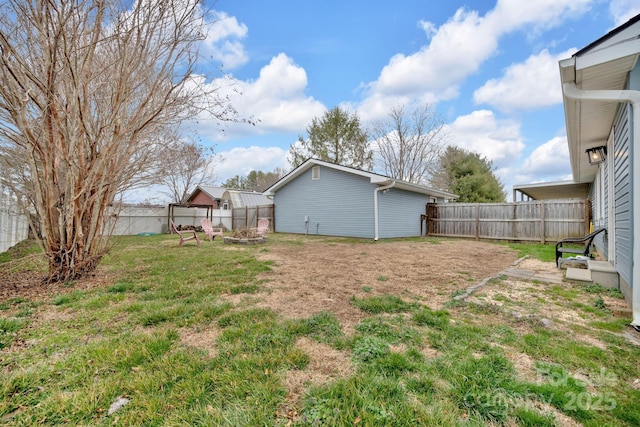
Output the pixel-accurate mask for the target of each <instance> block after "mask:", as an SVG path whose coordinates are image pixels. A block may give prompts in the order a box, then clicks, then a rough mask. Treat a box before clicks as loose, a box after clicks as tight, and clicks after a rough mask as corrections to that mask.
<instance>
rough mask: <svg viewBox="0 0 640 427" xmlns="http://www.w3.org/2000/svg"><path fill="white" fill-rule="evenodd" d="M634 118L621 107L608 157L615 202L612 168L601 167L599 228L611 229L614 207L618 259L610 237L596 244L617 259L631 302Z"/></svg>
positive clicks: (633, 77) (639, 71)
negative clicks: (611, 162)
mask: <svg viewBox="0 0 640 427" xmlns="http://www.w3.org/2000/svg"><path fill="white" fill-rule="evenodd" d="M628 88H629V89H636V90H638V89H640V68H638V66H636V68H635V69H634V71H633V72H632V73H631V74H630V77H629V83H628ZM632 114H633V110H632V108H631V106H630V105H629V104H620V108H619V109H618V113H617V115H616V118H615V121H614V124H613V147H609V149H608V152H607V157H610V156H613V179H614V185H613V199H612V200H611V191H610V188H609V186H610V184H611V183H610V182H609V165H610V163H609V162H608V161H607V162H605V163H604V164H603V165H602V166H601V167H603V168H604V174H603V183H602V184H603V186H604V189H603V190H604V191H603V197H604V200H603V209H604V218H603V220H602V221H601V222H599V223H596V224H595V225H596V226H598V227H607V226H608V224H609V221H610V218H609V216H610V214H611V209H610V208H609V207H610V206H613V215H614V222H615V240H614V241H615V248H614V250H615V257H613V256H612V254H609V250H608V247H609V241H608V240H609V239H610V238H611V236H610V235H609V234H608V233H609V232H610V230H609V232H608V233H607V234H601V235H599V236H598V237H597V238H596V240H595V241H594V244H595V246H596V247H597V248H598V250H599V251H600V252H601V253H602V254H603V255H604V256H605V257H606V258H607V259H609V260H611V259H613V258H615V268H616V270H617V271H618V273H619V275H620V282H621V290H622V292H623V293H624V294H625V295H626V296H627V297H628V298H631V288H630V284H631V278H632V268H633V266H632V262H633V260H632V255H631V252H632V250H631V248H632V245H633V242H632V240H631V239H632V236H633V229H632V219H633V212H632V200H631V192H632V183H631V179H632V178H631V176H632V175H631V168H632V165H631V163H630V159H631V158H632V152H631V150H633V143H632V141H631V139H632V134H631V129H632V123H633V122H632ZM594 187H595V186H592V190H591V198H592V200H596V198H597V197H599V196H598V195H597V194H595V190H594Z"/></svg>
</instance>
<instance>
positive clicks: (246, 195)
mask: <svg viewBox="0 0 640 427" xmlns="http://www.w3.org/2000/svg"><path fill="white" fill-rule="evenodd" d="M221 199H222V200H223V201H227V200H228V201H229V202H231V206H233V207H234V208H244V207H247V206H264V205H271V204H273V200H271V199H270V198H269V197H267V196H265V195H264V194H262V193H257V192H255V191H243V190H227V191H225V192H224V194H223V195H222V197H221Z"/></svg>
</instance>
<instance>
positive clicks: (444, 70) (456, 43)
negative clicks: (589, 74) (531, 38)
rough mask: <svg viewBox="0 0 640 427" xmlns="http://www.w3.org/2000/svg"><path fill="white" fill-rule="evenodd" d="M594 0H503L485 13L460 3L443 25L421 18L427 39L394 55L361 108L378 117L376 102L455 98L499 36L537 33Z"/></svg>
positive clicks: (494, 49)
mask: <svg viewBox="0 0 640 427" xmlns="http://www.w3.org/2000/svg"><path fill="white" fill-rule="evenodd" d="M591 2H592V0H536V1H528V2H523V1H521V0H499V1H498V3H497V5H496V7H495V8H494V9H493V10H491V11H489V12H487V14H486V15H484V16H480V15H479V14H478V12H476V11H473V10H468V9H465V8H460V9H458V10H457V11H456V13H455V15H454V16H453V17H452V18H451V19H449V20H448V21H447V22H445V23H444V24H442V25H441V26H440V27H436V26H435V25H434V24H433V23H430V22H426V21H420V25H421V27H422V28H423V30H424V31H425V34H426V37H427V39H429V43H428V44H426V45H424V46H422V47H421V48H420V49H419V50H418V51H417V52H415V53H413V54H411V55H404V54H397V55H394V56H393V57H392V58H391V59H390V60H389V63H388V64H387V65H386V66H385V67H384V68H383V69H382V71H381V72H380V75H379V77H378V79H377V80H376V81H373V82H371V83H369V84H367V85H366V87H367V89H368V93H367V98H368V99H365V100H364V101H363V102H362V106H361V107H360V108H359V110H360V111H361V112H362V114H363V116H371V117H374V118H375V117H376V114H377V115H378V118H379V117H380V116H379V111H378V110H379V108H378V106H379V105H380V104H384V103H386V104H390V103H391V104H394V103H395V102H394V100H395V99H397V98H398V97H403V96H412V97H426V98H428V99H437V100H448V99H452V98H455V97H457V96H458V91H459V86H460V84H462V82H463V81H464V80H465V79H466V78H467V77H468V76H469V75H471V74H473V73H474V72H476V71H477V70H478V69H479V67H480V66H481V65H482V63H483V62H484V61H486V60H487V59H488V58H489V57H491V56H492V55H495V54H496V53H497V52H498V41H499V39H500V37H501V36H503V35H505V34H507V33H510V32H513V31H516V30H523V29H525V28H528V29H530V30H532V32H537V31H541V29H544V28H549V27H553V26H557V25H559V24H560V23H561V22H562V20H565V19H569V18H574V17H575V16H578V15H580V14H581V13H583V12H585V11H586V10H587V9H588V7H589V5H590V3H591ZM386 99H389V100H390V101H391V102H386V101H385V100H386Z"/></svg>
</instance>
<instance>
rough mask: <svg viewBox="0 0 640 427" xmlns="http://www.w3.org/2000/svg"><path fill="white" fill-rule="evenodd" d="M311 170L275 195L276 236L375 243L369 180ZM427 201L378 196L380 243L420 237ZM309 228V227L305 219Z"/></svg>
mask: <svg viewBox="0 0 640 427" xmlns="http://www.w3.org/2000/svg"><path fill="white" fill-rule="evenodd" d="M318 167H319V168H320V178H319V179H318V180H313V179H311V178H312V169H313V168H309V169H308V170H307V171H305V172H303V173H302V174H301V175H300V176H298V177H297V178H296V179H294V180H292V181H291V182H289V183H288V184H287V185H285V186H284V187H282V188H280V189H278V190H277V191H276V192H275V195H274V199H273V200H274V204H275V224H276V230H275V231H277V232H283V233H297V234H312V235H313V234H319V235H326V236H347V237H361V238H371V239H372V238H374V237H375V229H374V227H375V224H374V190H375V189H376V188H378V187H379V186H378V185H376V184H372V183H371V182H370V179H369V178H367V177H363V176H359V175H356V174H352V173H348V172H344V171H340V170H336V169H333V168H327V167H323V166H318ZM429 200H430V197H429V196H427V195H421V194H418V193H412V192H410V191H405V190H398V189H395V188H391V189H390V190H388V191H386V192H382V191H379V192H378V201H379V216H378V218H379V223H378V236H379V237H380V238H392V237H410V236H419V235H420V214H424V213H425V209H426V204H427V202H428V201H429ZM307 217H308V222H306V223H305V218H307Z"/></svg>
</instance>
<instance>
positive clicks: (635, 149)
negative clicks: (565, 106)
mask: <svg viewBox="0 0 640 427" xmlns="http://www.w3.org/2000/svg"><path fill="white" fill-rule="evenodd" d="M562 91H563V92H564V94H565V96H566V97H567V98H570V99H578V100H592V101H612V102H628V103H630V104H631V107H632V108H633V131H632V132H633V133H632V138H631V144H630V147H629V149H630V150H631V156H632V158H631V168H630V169H631V170H630V171H629V173H630V175H631V179H630V182H631V192H632V196H631V197H632V198H633V199H632V200H633V205H632V209H633V211H632V212H631V214H632V215H631V219H632V220H631V239H632V242H631V247H632V252H631V254H632V257H631V265H632V267H631V292H632V294H631V309H632V311H633V320H632V321H631V325H632V326H634V327H636V329H637V328H638V327H640V262H639V261H638V260H639V259H640V227H639V226H638V225H637V224H636V222H635V221H634V220H635V219H637V218H639V217H640V180H639V178H640V177H638V176H636V171H637V170H638V168H640V146H639V144H640V91H638V90H582V89H578V87H577V86H576V84H575V83H573V82H571V83H564V84H563V85H562Z"/></svg>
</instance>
